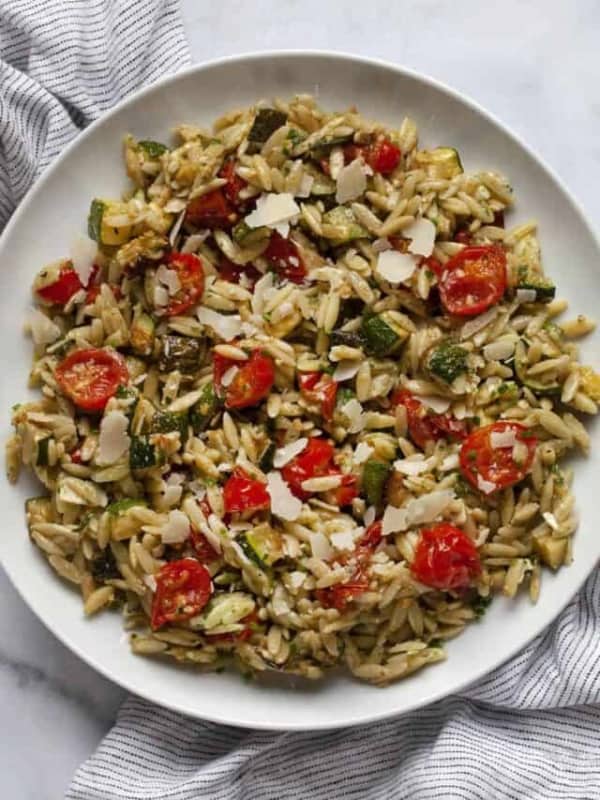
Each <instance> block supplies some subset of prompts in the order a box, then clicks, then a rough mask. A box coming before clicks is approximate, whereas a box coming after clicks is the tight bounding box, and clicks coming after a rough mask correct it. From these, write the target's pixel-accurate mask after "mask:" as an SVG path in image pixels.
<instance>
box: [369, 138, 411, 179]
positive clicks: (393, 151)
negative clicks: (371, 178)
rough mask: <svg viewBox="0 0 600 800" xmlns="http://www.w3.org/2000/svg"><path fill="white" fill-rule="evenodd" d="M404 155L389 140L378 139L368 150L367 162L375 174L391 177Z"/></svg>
mask: <svg viewBox="0 0 600 800" xmlns="http://www.w3.org/2000/svg"><path fill="white" fill-rule="evenodd" d="M401 156H402V153H401V151H400V148H399V147H396V145H395V144H393V143H392V142H391V141H390V140H389V139H378V140H377V141H376V142H374V143H373V144H372V145H370V146H369V147H368V149H367V154H366V162H367V164H368V165H369V166H370V167H371V169H372V170H373V172H380V173H381V174H382V175H389V174H390V172H393V171H394V170H395V169H396V167H397V166H398V164H399V163H400V158H401Z"/></svg>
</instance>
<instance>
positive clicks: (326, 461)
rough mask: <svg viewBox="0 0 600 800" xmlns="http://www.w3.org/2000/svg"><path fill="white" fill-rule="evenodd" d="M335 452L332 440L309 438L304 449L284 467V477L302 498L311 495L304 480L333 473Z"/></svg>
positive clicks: (294, 491)
mask: <svg viewBox="0 0 600 800" xmlns="http://www.w3.org/2000/svg"><path fill="white" fill-rule="evenodd" d="M333 454H334V448H333V445H332V444H331V442H327V441H326V440H325V439H309V440H308V444H307V445H306V447H305V448H304V450H303V451H302V452H301V453H299V454H298V455H297V456H296V458H294V459H292V461H290V462H289V463H288V464H286V465H285V466H284V467H283V468H282V470H281V474H282V476H283V479H284V481H285V482H286V483H287V485H288V486H289V487H290V490H291V491H292V493H293V494H295V495H296V497H299V498H300V500H306V499H307V497H309V492H306V491H304V489H303V488H302V483H303V482H304V481H307V480H308V479H309V478H319V477H323V476H324V475H330V474H331V462H332V459H333Z"/></svg>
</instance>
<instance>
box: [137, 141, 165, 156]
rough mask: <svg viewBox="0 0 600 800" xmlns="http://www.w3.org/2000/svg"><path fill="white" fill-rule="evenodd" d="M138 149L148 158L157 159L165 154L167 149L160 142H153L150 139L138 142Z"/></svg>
mask: <svg viewBox="0 0 600 800" xmlns="http://www.w3.org/2000/svg"><path fill="white" fill-rule="evenodd" d="M138 147H141V148H142V150H143V151H144V153H145V154H146V155H147V156H148V158H158V157H159V156H162V154H163V153H166V152H167V150H168V149H169V148H168V147H167V145H166V144H162V143H161V142H153V141H151V140H150V139H144V140H143V141H141V142H138Z"/></svg>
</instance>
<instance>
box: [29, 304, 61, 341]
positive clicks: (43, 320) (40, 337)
mask: <svg viewBox="0 0 600 800" xmlns="http://www.w3.org/2000/svg"><path fill="white" fill-rule="evenodd" d="M27 321H28V323H29V328H30V330H31V336H32V338H33V341H34V342H35V343H36V344H52V342H55V341H56V340H57V339H59V338H60V335H61V330H60V328H59V327H58V325H56V324H55V323H54V322H52V320H51V319H49V318H48V317H47V316H46V315H45V314H43V313H42V312H41V311H40V310H39V309H38V308H34V309H32V311H31V313H30V315H29V318H28V320H27Z"/></svg>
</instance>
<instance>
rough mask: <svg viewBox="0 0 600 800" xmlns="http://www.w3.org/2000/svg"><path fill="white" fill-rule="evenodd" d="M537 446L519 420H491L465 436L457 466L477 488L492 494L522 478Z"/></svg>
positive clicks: (527, 470) (528, 468) (533, 438)
mask: <svg viewBox="0 0 600 800" xmlns="http://www.w3.org/2000/svg"><path fill="white" fill-rule="evenodd" d="M505 442H506V443H505ZM536 446H537V439H536V438H535V437H534V436H531V435H530V431H529V430H528V429H527V428H526V427H525V426H524V425H521V424H520V423H519V422H505V421H501V422H494V423H493V424H492V425H486V426H485V427H483V428H477V430H475V431H473V433H471V434H470V435H469V436H467V438H466V439H465V441H464V442H463V444H462V447H461V449H460V469H461V472H462V474H463V475H464V476H465V478H466V479H467V480H468V481H469V483H471V484H472V485H473V486H474V487H475V488H476V489H479V490H480V491H482V492H483V493H484V494H491V493H492V492H495V491H497V490H498V489H505V488H506V487H507V486H513V485H514V484H515V483H519V481H522V480H523V478H524V477H525V475H527V473H528V472H529V470H530V469H531V464H532V462H533V457H534V455H535V448H536Z"/></svg>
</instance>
